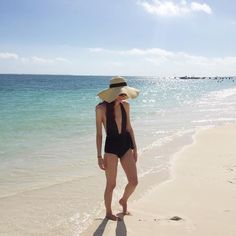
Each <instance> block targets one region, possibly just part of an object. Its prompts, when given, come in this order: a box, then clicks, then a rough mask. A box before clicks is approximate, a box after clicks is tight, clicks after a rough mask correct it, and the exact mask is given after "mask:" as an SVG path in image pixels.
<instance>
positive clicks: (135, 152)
mask: <svg viewBox="0 0 236 236" xmlns="http://www.w3.org/2000/svg"><path fill="white" fill-rule="evenodd" d="M125 107H126V113H127V131H128V132H129V133H130V136H131V139H132V142H133V145H134V149H133V153H134V159H135V161H137V145H136V142H135V137H134V131H133V128H132V125H131V121H130V105H129V103H128V102H125Z"/></svg>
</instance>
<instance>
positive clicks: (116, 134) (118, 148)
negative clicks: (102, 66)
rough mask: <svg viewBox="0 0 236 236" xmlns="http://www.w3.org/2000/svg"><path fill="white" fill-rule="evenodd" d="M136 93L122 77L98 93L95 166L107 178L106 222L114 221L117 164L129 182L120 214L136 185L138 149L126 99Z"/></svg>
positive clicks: (124, 211)
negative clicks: (107, 220) (103, 142)
mask: <svg viewBox="0 0 236 236" xmlns="http://www.w3.org/2000/svg"><path fill="white" fill-rule="evenodd" d="M138 94H139V90H137V89H135V88H132V87H129V86H127V83H126V80H125V79H124V78H123V77H120V76H117V77H114V78H112V79H111V80H110V87H109V88H108V89H106V90H103V91H101V92H100V93H99V94H98V96H99V97H100V98H101V99H102V100H103V102H102V103H99V104H98V105H97V106H96V133H97V134H96V143H97V157H98V165H99V167H100V168H101V169H102V170H105V174H106V189H105V193H104V201H105V207H106V218H108V219H110V220H117V217H116V216H115V215H113V213H112V210H111V202H112V194H113V190H114V188H115V186H116V176H117V164H118V159H120V163H121V166H122V167H123V169H124V172H125V174H126V176H127V179H128V184H127V185H126V187H125V190H124V193H123V196H122V197H121V199H120V200H119V203H120V205H121V206H122V207H123V214H128V212H127V200H128V198H129V197H130V195H131V194H132V193H133V191H134V189H135V187H136V186H137V184H138V178H137V169H136V161H137V147H136V143H135V138H134V132H133V129H132V126H131V123H130V114H129V111H130V106H129V103H128V102H127V101H125V100H126V99H128V98H136V97H137V96H138ZM102 125H103V126H104V128H105V130H106V141H105V150H104V152H105V153H104V157H102V152H101V151H102V150H101V149H102Z"/></svg>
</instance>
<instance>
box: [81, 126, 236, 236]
mask: <svg viewBox="0 0 236 236" xmlns="http://www.w3.org/2000/svg"><path fill="white" fill-rule="evenodd" d="M172 167H173V169H172V174H173V178H172V179H171V180H169V181H166V182H164V183H162V184H161V185H158V186H157V187H155V188H154V189H153V190H152V191H150V192H149V193H148V194H146V195H145V196H144V197H143V198H141V199H140V200H138V201H133V203H131V204H130V205H129V210H130V212H131V213H132V215H130V216H125V217H124V219H123V221H118V222H113V221H108V222H107V221H106V220H103V221H102V219H100V220H99V219H96V220H95V221H94V223H93V225H92V226H91V227H90V228H89V229H88V230H87V231H86V232H85V234H84V235H95V236H99V235H103V236H106V235H107V236H112V235H119V236H122V235H129V236H139V235H140V236H141V235H142V236H144V235H158V236H168V235H180V236H186V235H196V236H218V235H219V236H235V235H236V224H235V223H236V125H227V126H222V127H216V128H213V129H210V130H203V131H200V132H199V133H198V134H197V135H196V140H195V142H194V144H192V145H190V146H187V147H186V148H184V149H183V150H182V151H181V152H179V153H177V154H176V156H175V158H174V162H173V166H172ZM173 216H179V217H181V218H182V220H179V221H173V220H170V218H171V217H173ZM102 232H103V233H102Z"/></svg>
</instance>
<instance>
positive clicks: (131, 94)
mask: <svg viewBox="0 0 236 236" xmlns="http://www.w3.org/2000/svg"><path fill="white" fill-rule="evenodd" d="M121 93H125V94H127V97H128V98H136V97H137V96H138V95H139V90H138V89H136V88H133V87H130V86H123V87H114V88H108V89H105V90H103V91H101V92H100V93H98V94H97V96H99V97H100V98H101V99H102V100H103V101H106V102H109V103H110V102H113V101H114V100H115V99H116V98H117V97H118V96H119V94H121Z"/></svg>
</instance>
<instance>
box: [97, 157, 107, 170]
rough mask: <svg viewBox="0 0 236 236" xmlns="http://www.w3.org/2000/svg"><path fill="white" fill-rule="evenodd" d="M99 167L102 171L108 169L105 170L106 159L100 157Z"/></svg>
mask: <svg viewBox="0 0 236 236" xmlns="http://www.w3.org/2000/svg"><path fill="white" fill-rule="evenodd" d="M98 165H99V167H100V169H102V170H105V169H106V168H105V161H104V159H103V158H102V157H101V156H100V157H98Z"/></svg>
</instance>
